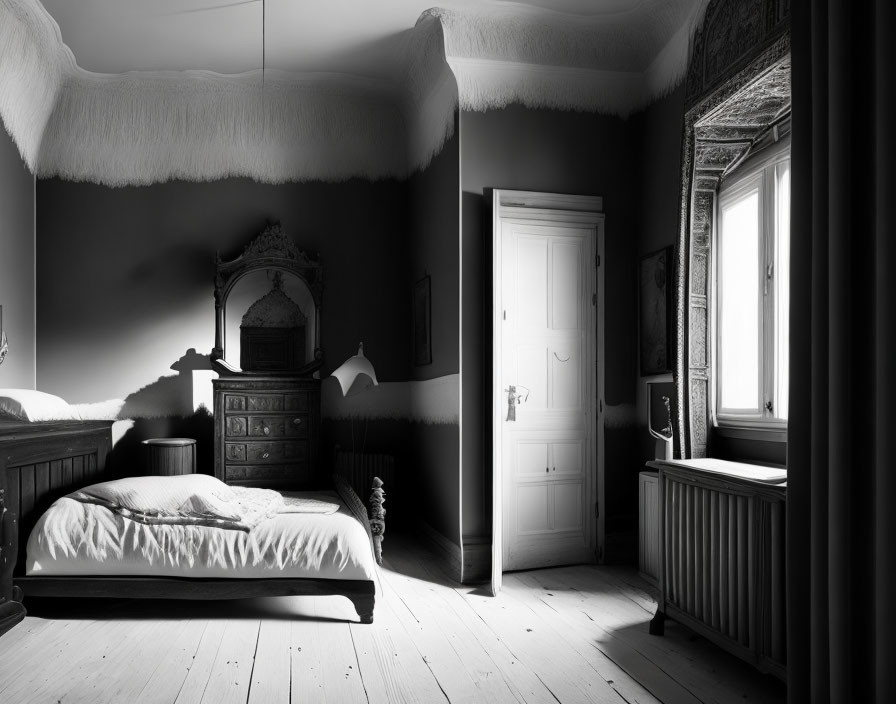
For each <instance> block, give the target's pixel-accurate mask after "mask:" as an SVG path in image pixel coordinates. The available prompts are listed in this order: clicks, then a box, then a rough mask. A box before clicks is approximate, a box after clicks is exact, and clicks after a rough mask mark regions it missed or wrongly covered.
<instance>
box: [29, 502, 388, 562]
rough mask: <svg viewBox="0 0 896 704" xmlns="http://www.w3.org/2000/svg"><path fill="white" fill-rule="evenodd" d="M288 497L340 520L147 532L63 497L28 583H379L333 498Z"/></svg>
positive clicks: (305, 517) (35, 550)
mask: <svg viewBox="0 0 896 704" xmlns="http://www.w3.org/2000/svg"><path fill="white" fill-rule="evenodd" d="M286 496H291V497H299V498H307V499H314V500H318V501H326V502H332V503H338V504H339V510H338V511H336V512H335V513H330V514H325V513H319V512H314V513H306V512H294V510H295V509H294V505H295V502H288V503H291V504H292V505H293V507H292V508H286V509H284V510H287V511H290V512H287V513H278V514H276V515H275V516H274V517H273V518H268V519H266V520H263V521H261V522H260V523H258V524H257V525H255V526H254V527H253V528H252V529H251V530H249V531H243V530H227V529H222V528H215V527H208V526H202V525H147V524H144V523H140V522H137V521H134V520H131V519H129V518H126V517H124V516H121V515H118V514H117V513H114V512H112V511H110V510H109V509H108V508H105V507H104V506H100V505H97V504H91V503H83V502H81V501H77V500H75V499H72V498H68V497H64V498H61V499H59V500H57V501H56V502H55V503H54V504H53V505H52V506H51V507H50V508H49V510H47V512H46V513H44V514H43V515H42V516H41V517H40V519H39V520H38V522H37V525H36V526H35V527H34V530H33V531H32V532H31V535H30V536H29V538H28V547H27V559H26V565H25V572H26V574H28V575H30V576H48V577H49V576H60V575H67V576H76V575H77V576H136V575H140V576H147V577H163V576H164V577H194V578H201V577H206V578H209V577H213V578H230V579H233V578H240V579H243V578H245V579H251V578H259V577H261V578H284V577H289V578H297V577H303V578H313V579H362V580H372V579H373V578H374V561H373V555H372V552H371V547H370V540H369V538H368V537H367V533H366V532H365V530H364V527H363V526H362V525H361V524H360V523H359V522H358V520H357V519H356V518H354V516H352V515H351V513H350V512H349V510H348V508H347V507H346V506H345V504H344V503H343V502H342V500H341V499H340V498H339V497H338V495H336V494H335V493H331V492H303V493H301V494H286Z"/></svg>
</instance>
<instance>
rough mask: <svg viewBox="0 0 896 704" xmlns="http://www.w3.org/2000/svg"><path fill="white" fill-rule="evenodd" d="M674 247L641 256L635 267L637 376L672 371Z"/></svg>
mask: <svg viewBox="0 0 896 704" xmlns="http://www.w3.org/2000/svg"><path fill="white" fill-rule="evenodd" d="M674 252H675V250H674V247H672V246H669V247H663V248H662V249H659V250H657V251H655V252H651V253H650V254H645V255H644V256H643V257H641V261H640V265H639V267H638V320H639V328H638V332H639V341H640V359H641V376H654V375H656V374H666V373H668V372H671V371H672V337H671V330H672V279H673V268H674Z"/></svg>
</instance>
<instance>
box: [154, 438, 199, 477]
mask: <svg viewBox="0 0 896 704" xmlns="http://www.w3.org/2000/svg"><path fill="white" fill-rule="evenodd" d="M143 444H144V445H146V446H147V455H148V458H147V462H146V466H147V471H148V473H149V474H160V475H163V476H170V475H174V474H193V473H194V472H195V471H196V441H195V440H193V439H192V438H150V439H149V440H144V441H143Z"/></svg>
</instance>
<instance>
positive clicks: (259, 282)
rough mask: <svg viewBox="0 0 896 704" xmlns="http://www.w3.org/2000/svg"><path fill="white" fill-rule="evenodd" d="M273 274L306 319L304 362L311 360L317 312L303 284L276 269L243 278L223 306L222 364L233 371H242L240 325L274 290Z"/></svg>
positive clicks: (258, 270) (263, 270) (289, 273)
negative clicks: (281, 278)
mask: <svg viewBox="0 0 896 704" xmlns="http://www.w3.org/2000/svg"><path fill="white" fill-rule="evenodd" d="M275 272H280V273H281V274H282V276H283V280H282V281H283V283H282V290H283V293H285V294H286V295H287V296H288V297H289V298H290V299H291V300H292V302H293V303H295V304H296V306H298V308H299V310H301V312H302V314H303V315H304V316H305V345H304V348H305V359H304V360H303V364H307V363H309V362H312V361H313V360H314V348H315V343H316V340H317V336H316V332H317V324H318V323H317V309H316V308H315V305H314V297H313V296H312V295H311V290H310V289H309V288H308V285H307V284H306V283H305V280H304V279H302V278H301V277H300V276H297V275H296V274H294V273H291V272H289V271H286V270H282V269H279V268H271V269H255V270H253V271H249V272H247V273H246V274H245V275H243V276H242V277H241V278H240V279H239V280H238V281H237V282H236V283H235V284H234V285H233V288H232V289H231V290H230V293H229V295H228V296H227V300H226V301H225V303H224V361H225V362H226V363H227V364H228V365H230V366H231V367H233V368H234V369H242V364H241V362H240V359H241V352H242V345H241V340H240V324H241V323H242V320H243V316H244V315H245V314H246V312H247V311H248V310H249V308H250V307H251V306H252V304H254V303H255V302H256V301H258V300H259V299H261V298H263V297H264V296H266V295H268V294H269V293H271V291H272V290H273V289H274V279H275Z"/></svg>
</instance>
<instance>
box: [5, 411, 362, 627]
mask: <svg viewBox="0 0 896 704" xmlns="http://www.w3.org/2000/svg"><path fill="white" fill-rule="evenodd" d="M111 427H112V422H111V421H77V422H62V423H55V422H52V423H18V422H8V421H0V504H2V511H3V518H2V522H0V606H2V602H4V601H5V602H18V603H21V601H22V598H23V597H27V596H66V597H71V596H84V597H114V598H153V599H241V598H249V597H258V596H292V595H305V594H314V595H321V596H326V595H342V596H345V597H347V598H348V599H350V600H351V601H352V603H353V604H354V606H355V610H356V611H357V613H358V616H359V618H360V621H361V622H362V623H372V622H373V608H374V597H375V587H374V582H373V581H369V580H336V579H308V578H301V579H300V578H270V579H268V578H261V579H259V578H249V579H247V578H243V579H190V578H182V577H131V576H128V577H105V576H104V577H90V576H84V577H69V576H65V577H30V576H26V575H25V574H24V564H25V545H26V543H27V540H28V536H29V534H30V532H31V529H32V528H33V527H34V524H35V523H36V521H37V519H38V518H39V517H40V515H41V514H42V513H43V512H44V511H45V510H46V509H47V508H48V507H49V506H50V504H51V503H52V502H53V501H55V500H56V499H57V498H59V497H61V496H64V495H66V494H68V493H70V492H72V491H74V490H76V489H79V488H82V487H84V486H86V485H89V484H93V483H96V482H100V481H104V480H105V479H107V478H109V477H108V476H107V475H106V457H107V455H108V454H109V452H110V450H111V447H112V435H111ZM350 508H351V507H350ZM362 508H363V507H362ZM358 518H359V520H360V517H358ZM21 616H24V609H21ZM21 616H19V618H21ZM14 622H15V621H13V623H14ZM2 623H3V621H2V616H0V632H2ZM10 625H11V624H10Z"/></svg>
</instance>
